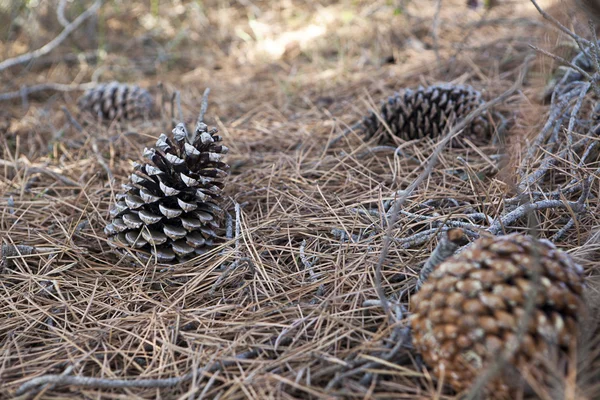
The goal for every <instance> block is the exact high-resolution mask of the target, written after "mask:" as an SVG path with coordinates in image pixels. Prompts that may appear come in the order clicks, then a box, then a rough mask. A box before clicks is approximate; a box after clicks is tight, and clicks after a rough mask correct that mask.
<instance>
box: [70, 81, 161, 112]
mask: <svg viewBox="0 0 600 400" xmlns="http://www.w3.org/2000/svg"><path fill="white" fill-rule="evenodd" d="M77 104H78V105H79V109H80V110H81V111H87V112H90V113H92V114H93V115H94V116H100V117H101V118H103V119H108V120H113V119H123V120H133V119H136V118H148V117H149V116H150V114H151V113H152V108H153V107H154V101H153V100H152V96H151V95H150V93H148V91H147V90H145V89H142V88H140V87H139V86H137V85H128V84H125V83H119V82H110V83H101V84H98V85H97V86H95V87H93V88H91V89H89V90H87V91H86V92H85V93H84V95H83V96H81V97H80V98H79V100H77Z"/></svg>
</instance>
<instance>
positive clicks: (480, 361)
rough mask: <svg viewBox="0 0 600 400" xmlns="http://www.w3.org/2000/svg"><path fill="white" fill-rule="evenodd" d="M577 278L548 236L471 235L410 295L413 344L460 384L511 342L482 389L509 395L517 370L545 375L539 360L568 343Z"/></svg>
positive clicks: (579, 286)
mask: <svg viewBox="0 0 600 400" xmlns="http://www.w3.org/2000/svg"><path fill="white" fill-rule="evenodd" d="M583 284H584V283H583V271H582V268H581V267H580V266H579V265H577V264H575V263H574V262H573V261H572V260H571V258H570V257H569V256H568V255H567V254H566V253H563V252H562V251H560V250H557V249H556V248H555V247H554V245H553V244H552V243H550V242H549V241H545V240H539V241H536V240H534V239H533V238H531V237H528V236H523V235H519V234H512V235H507V236H502V237H494V238H483V239H479V240H478V241H476V242H474V243H473V244H472V245H471V246H470V247H468V248H467V249H465V250H464V251H463V252H461V253H459V254H457V255H455V256H453V257H451V258H450V259H448V260H446V261H445V262H443V263H442V264H440V265H439V266H438V267H437V268H436V269H435V270H434V271H433V272H432V274H431V275H430V276H429V278H428V279H427V281H426V282H425V284H424V285H423V287H422V288H421V290H420V291H419V292H418V293H417V294H416V295H415V296H414V297H413V299H412V301H411V303H412V308H413V314H412V316H411V324H412V328H413V342H414V345H415V347H416V349H417V350H418V351H419V352H420V353H421V354H422V355H423V359H424V360H425V362H426V364H428V365H429V366H430V367H432V368H433V372H434V374H435V375H436V376H437V377H439V378H440V379H442V376H443V379H444V382H449V383H450V384H451V385H452V387H454V389H456V390H457V391H459V392H460V391H463V390H468V389H469V388H470V387H471V386H472V384H473V383H474V382H475V380H476V378H477V377H478V375H479V374H481V373H482V372H484V371H485V370H486V369H487V368H489V367H492V368H493V364H494V361H495V360H497V359H498V356H499V354H500V352H501V351H502V350H503V349H506V347H507V346H508V347H510V346H516V345H517V344H518V346H516V347H514V348H516V350H515V351H514V352H513V353H511V356H510V357H509V358H508V360H507V361H508V362H507V365H506V366H505V367H504V368H503V370H502V371H500V372H499V373H498V374H496V375H495V376H494V377H493V378H492V379H490V380H489V381H488V382H487V385H486V391H487V396H488V397H485V398H497V399H512V398H516V397H514V396H516V393H517V392H518V390H519V388H520V387H523V388H524V387H526V386H523V382H522V378H521V377H523V376H531V377H532V378H533V379H535V380H536V381H538V382H545V383H547V382H548V377H549V376H550V374H549V373H548V370H545V369H544V367H545V368H548V365H549V364H548V362H549V361H550V362H551V361H552V360H553V356H556V355H564V354H566V353H567V351H568V350H569V346H571V345H572V344H573V343H574V341H575V338H576V336H577V333H578V321H579V320H580V318H581V317H582V313H583V312H584V309H583V305H584V304H583V298H582V292H583ZM533 294H535V298H534V299H532V304H531V302H530V297H531V295H533ZM528 307H532V308H528ZM528 309H531V310H532V311H531V313H529V314H527V312H526V310H528ZM523 323H527V329H525V331H524V332H523V331H521V332H522V336H519V329H522V328H520V325H521V324H523ZM519 339H521V340H520V341H519ZM553 372H554V373H555V374H556V372H557V370H554V371H553ZM519 385H521V386H519Z"/></svg>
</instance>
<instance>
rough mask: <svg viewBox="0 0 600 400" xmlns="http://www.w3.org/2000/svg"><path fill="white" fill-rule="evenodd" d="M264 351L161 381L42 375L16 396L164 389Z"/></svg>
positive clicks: (255, 350) (251, 351)
mask: <svg viewBox="0 0 600 400" xmlns="http://www.w3.org/2000/svg"><path fill="white" fill-rule="evenodd" d="M271 341H273V340H271ZM282 342H283V343H280V344H283V345H286V344H289V343H290V342H291V340H289V339H287V338H284V339H283V340H282ZM265 351H266V350H264V349H254V350H249V351H246V352H243V353H239V354H237V355H235V356H234V359H233V360H228V361H215V362H210V363H208V364H207V365H205V366H204V367H202V368H199V369H195V370H193V371H190V372H188V373H187V374H185V375H182V376H176V377H172V378H163V379H108V378H93V377H86V376H70V375H43V376H39V377H37V378H33V379H31V380H29V381H27V382H25V383H24V384H22V385H21V386H20V387H19V389H17V392H16V393H15V394H16V395H17V396H20V395H22V394H25V393H27V392H28V391H30V390H33V389H36V388H37V387H39V386H41V385H46V384H48V383H51V384H55V385H71V386H78V387H90V388H96V389H122V388H165V387H172V386H175V385H179V384H182V383H183V382H186V381H189V380H190V379H193V378H194V376H197V375H204V374H205V373H211V372H216V371H219V370H222V369H223V368H227V367H230V366H233V365H237V364H238V362H239V361H242V360H249V359H253V358H256V357H258V356H259V355H260V354H261V353H263V352H265Z"/></svg>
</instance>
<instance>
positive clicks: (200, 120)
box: [196, 88, 210, 125]
mask: <svg viewBox="0 0 600 400" xmlns="http://www.w3.org/2000/svg"><path fill="white" fill-rule="evenodd" d="M209 94H210V88H206V89H204V94H202V103H201V106H200V114H198V121H197V122H196V125H200V124H203V123H204V115H205V114H206V110H208V95H209Z"/></svg>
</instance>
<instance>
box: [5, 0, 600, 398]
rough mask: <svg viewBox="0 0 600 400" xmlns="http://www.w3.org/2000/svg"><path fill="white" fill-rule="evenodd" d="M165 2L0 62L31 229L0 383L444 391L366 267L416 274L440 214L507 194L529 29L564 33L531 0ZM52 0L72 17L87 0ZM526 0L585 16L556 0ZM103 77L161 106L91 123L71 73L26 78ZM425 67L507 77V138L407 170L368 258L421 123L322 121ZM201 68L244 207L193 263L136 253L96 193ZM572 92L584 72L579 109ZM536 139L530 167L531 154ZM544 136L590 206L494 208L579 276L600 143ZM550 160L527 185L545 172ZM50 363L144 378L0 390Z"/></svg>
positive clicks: (149, 136) (546, 186)
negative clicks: (392, 144) (559, 147)
mask: <svg viewBox="0 0 600 400" xmlns="http://www.w3.org/2000/svg"><path fill="white" fill-rule="evenodd" d="M13 3H14V4H19V2H13ZM29 3H31V2H29ZM29 3H23V5H20V6H19V5H17V6H14V7H13V9H12V11H11V9H10V8H8V9H6V8H4V9H3V8H1V7H0V24H1V25H2V26H1V27H0V34H1V35H2V40H1V41H0V54H1V56H0V58H1V59H3V60H4V59H9V58H12V57H16V56H18V55H19V54H23V53H25V52H28V51H32V50H35V49H38V48H40V47H42V46H43V45H44V44H46V43H48V42H49V41H50V40H51V38H54V37H56V36H57V35H58V34H59V33H60V32H61V30H62V29H63V27H62V26H61V24H60V23H59V21H58V18H57V14H56V10H57V7H56V5H57V2H53V1H44V0H42V1H40V2H39V4H38V5H37V7H30V5H29ZM165 3H166V2H158V1H156V2H154V1H146V2H142V1H132V2H121V1H106V2H105V4H103V5H102V7H101V8H100V11H99V12H98V13H97V14H96V15H95V16H94V17H92V18H90V19H88V20H87V21H86V22H84V23H83V24H82V25H81V26H80V27H79V28H78V29H77V30H75V31H74V32H73V33H72V34H71V35H70V36H69V37H68V38H67V39H66V40H65V41H64V42H62V43H61V44H60V45H59V46H57V47H56V48H55V49H53V50H52V51H51V52H50V53H49V54H46V55H43V56H41V57H39V58H36V59H35V60H33V61H31V62H28V63H24V64H20V65H16V66H13V67H11V68H7V69H4V70H0V76H1V77H2V79H1V84H0V99H3V94H4V97H11V96H12V95H6V94H7V93H10V92H14V96H12V97H16V98H14V99H11V100H5V99H3V101H2V104H1V106H0V131H1V132H2V136H1V137H0V167H1V169H0V213H1V217H0V218H1V220H0V237H1V239H2V241H3V244H5V245H7V246H8V245H22V246H32V247H34V248H35V249H36V250H35V251H33V254H29V255H20V256H15V257H11V258H8V259H7V258H6V257H5V258H4V259H3V261H2V265H1V266H0V271H1V272H0V397H2V398H17V397H18V396H20V397H18V398H31V397H33V396H34V395H35V396H37V397H35V398H48V399H59V398H60V399H65V398H73V399H75V398H84V397H85V398H98V399H99V398H115V399H116V398H144V399H146V398H163V399H167V398H168V399H174V398H180V399H188V398H189V399H192V398H220V399H241V398H254V399H267V398H281V399H292V398H365V399H375V398H377V399H383V398H390V399H392V398H393V399H417V398H424V399H425V398H438V399H446V398H447V399H450V398H455V397H456V393H454V392H453V391H452V389H451V388H449V387H447V386H443V385H442V384H441V382H439V381H438V380H437V379H436V377H435V376H432V375H430V374H429V373H428V372H427V370H426V369H424V368H422V365H420V363H419V361H418V359H417V357H416V354H415V352H414V351H413V349H412V347H411V343H410V336H409V332H408V331H407V328H406V327H407V320H406V312H405V311H406V310H407V309H408V308H409V307H408V300H409V299H408V296H407V297H406V298H402V299H400V300H399V301H398V305H397V307H396V308H395V309H396V310H398V313H397V314H396V315H394V316H391V317H388V316H387V315H386V313H385V312H384V310H383V309H382V307H381V305H380V304H379V303H378V300H380V296H379V295H378V290H382V291H383V292H384V293H385V294H386V296H388V297H389V298H394V296H395V295H398V294H399V293H400V292H402V291H403V290H405V289H411V288H413V287H414V285H415V281H416V278H417V277H418V273H419V270H420V268H421V266H422V265H423V263H424V262H425V261H426V260H427V259H428V257H429V255H430V254H431V252H432V250H433V249H434V248H435V246H436V243H437V239H436V238H437V234H438V233H439V232H441V230H442V227H444V224H443V223H441V222H440V221H442V222H443V221H446V220H450V219H454V220H457V221H466V220H465V217H464V216H465V215H467V214H475V213H478V214H480V215H486V216H488V217H489V219H488V220H479V221H467V222H469V223H476V224H480V225H481V228H482V232H483V231H485V229H487V228H490V226H491V225H492V224H493V221H494V220H495V219H498V218H499V217H500V216H501V215H503V214H502V212H503V211H504V210H505V200H506V199H507V198H511V197H514V195H515V193H516V188H517V187H518V183H519V179H520V176H521V177H522V176H523V174H524V175H525V176H527V173H524V172H523V171H521V170H520V168H523V160H526V159H527V153H528V150H529V149H530V148H531V145H530V143H531V142H532V141H533V139H534V138H535V137H536V135H537V133H538V132H539V131H540V129H541V127H542V126H543V124H544V121H545V120H546V119H547V118H548V114H549V110H550V106H549V104H548V102H547V101H544V91H545V90H546V85H547V84H548V82H549V81H550V80H551V78H552V77H553V74H554V72H555V71H556V68H557V67H558V64H557V63H556V61H554V60H552V59H549V58H547V57H544V56H542V55H539V54H536V52H535V51H534V50H532V48H531V47H530V45H535V46H538V47H540V48H543V49H546V50H548V51H552V52H554V53H556V54H560V55H562V56H564V57H566V58H569V59H570V58H571V57H572V56H573V55H574V54H575V53H574V50H573V46H572V45H571V44H570V42H569V40H568V38H567V37H566V36H565V35H562V34H561V35H559V34H558V33H556V30H555V29H553V28H552V27H551V26H550V24H548V23H547V22H545V21H544V20H543V18H542V17H541V16H540V15H539V13H538V12H537V11H536V10H535V8H534V7H533V5H532V4H531V3H530V2H529V1H526V0H511V1H501V2H499V4H498V5H496V6H494V7H492V8H491V9H485V8H484V7H480V8H477V9H470V8H468V7H467V5H466V1H464V0H460V1H459V0H448V1H446V0H444V1H443V2H442V3H441V4H442V6H441V9H440V10H439V12H436V2H435V1H431V2H418V1H417V2H410V1H409V2H406V3H407V4H406V6H403V5H402V3H403V2H401V1H387V0H376V1H350V0H343V1H338V2H335V1H320V2H313V1H308V0H305V1H291V0H286V1H260V0H257V1H233V0H219V1H217V0H210V1H203V2H182V1H175V0H173V1H172V2H169V4H165ZM67 4H68V5H67V8H66V13H65V18H66V19H67V22H68V21H73V20H74V19H75V18H76V17H77V16H78V15H79V14H80V13H82V12H83V11H84V10H85V9H86V8H87V7H89V5H90V4H91V2H69V3H67ZM540 5H541V6H542V7H544V8H545V9H548V10H549V11H551V13H552V14H553V15H555V16H556V17H557V18H559V19H560V20H561V21H562V22H563V23H564V24H565V25H567V26H569V27H572V28H573V29H574V30H575V31H576V32H577V33H579V34H580V35H583V36H586V37H587V36H589V34H588V30H587V22H586V21H585V18H583V17H582V15H580V14H577V13H574V12H573V9H572V7H570V6H569V5H568V4H566V3H558V4H557V5H554V6H552V7H551V4H550V2H549V1H540ZM11 13H12V14H11ZM5 38H8V39H9V40H4V39H5ZM523 71H526V74H525V75H524V76H523V75H522V73H523ZM112 80H117V81H121V82H129V83H135V84H138V85H140V86H142V87H144V88H146V89H148V90H149V91H150V92H151V94H152V95H153V96H154V99H155V101H156V103H157V104H159V105H160V113H159V115H156V116H154V117H153V118H151V119H147V120H138V121H125V122H113V123H110V124H107V123H100V122H97V121H95V120H93V119H90V118H87V117H85V116H84V115H82V114H80V113H79V111H78V109H77V98H78V97H79V96H80V95H81V93H82V92H81V91H65V92H62V91H61V92H57V91H52V90H48V91H39V92H28V88H31V87H33V86H35V85H39V84H44V83H61V84H67V85H77V84H81V83H86V82H91V81H94V82H95V81H98V82H108V81H112ZM442 82H450V83H453V84H468V85H471V86H473V87H474V88H475V89H477V90H479V91H481V92H482V94H483V97H484V98H485V99H486V100H493V99H495V98H498V97H499V96H501V95H502V94H503V93H506V92H507V91H509V90H511V89H512V91H510V92H509V93H508V94H507V95H506V96H505V98H504V99H503V101H502V102H500V104H498V105H496V106H495V107H494V110H495V111H496V112H498V113H501V114H502V115H503V116H504V117H505V118H506V120H507V121H508V127H509V129H508V132H507V138H508V139H507V141H506V143H503V144H498V143H496V142H492V141H490V140H481V141H467V142H466V145H465V146H460V147H456V146H455V147H451V146H448V147H446V148H444V149H443V150H442V151H441V152H440V153H439V157H438V159H437V162H436V163H435V165H433V169H432V170H431V172H430V173H429V174H428V175H427V176H426V177H425V179H424V180H423V181H422V182H420V184H419V185H417V186H416V187H415V188H414V190H413V189H412V188H411V191H410V193H407V196H406V198H405V199H404V204H403V206H402V210H403V213H402V214H400V215H399V216H398V222H397V224H396V225H395V226H394V227H393V229H392V230H391V236H392V237H393V238H394V240H392V241H391V243H390V245H389V248H387V249H386V251H387V257H385V258H384V259H383V262H382V263H379V259H380V255H381V252H382V251H383V250H384V249H383V245H384V242H385V240H384V239H385V235H386V230H387V228H386V227H387V218H388V215H387V214H386V211H387V210H386V209H385V206H386V205H389V204H390V202H393V201H394V200H395V199H397V198H398V196H399V195H400V194H401V193H403V192H402V191H403V190H406V189H407V188H409V187H410V185H411V184H413V183H414V182H415V181H416V180H417V178H418V177H419V176H420V175H421V174H422V172H423V170H424V168H425V166H426V165H427V163H428V162H429V161H430V160H431V157H430V156H431V154H432V152H433V149H435V148H436V146H437V144H438V142H439V138H433V139H430V138H426V139H423V140H413V141H403V140H401V139H398V142H397V143H396V146H399V147H400V148H401V150H402V155H401V154H400V153H397V152H396V153H395V152H394V150H393V149H392V150H390V148H379V149H378V151H373V152H371V151H370V150H369V149H372V148H373V147H374V146H376V145H377V142H376V140H375V139H373V140H370V141H365V140H364V138H363V137H361V136H360V135H359V134H351V135H348V136H347V137H346V138H345V139H344V140H341V141H340V142H338V143H337V144H336V146H333V147H332V148H329V149H327V148H326V147H327V144H328V142H329V141H330V140H331V139H332V138H334V137H336V136H338V135H340V134H341V133H342V132H343V131H344V129H346V128H347V127H348V126H351V125H353V124H354V123H355V122H356V121H358V120H360V119H361V118H362V117H363V116H365V115H367V114H368V113H369V111H373V110H376V109H377V105H378V104H380V103H381V102H382V101H384V100H385V99H387V97H388V96H390V95H392V94H393V93H394V92H395V91H398V90H401V89H403V88H416V87H418V86H419V85H422V86H429V85H432V84H437V83H442ZM515 85H516V86H515ZM207 87H209V88H210V89H211V92H210V97H209V107H208V113H207V114H206V122H207V123H208V124H209V126H216V127H217V128H218V129H219V131H220V134H221V135H222V136H223V143H224V144H225V145H226V146H227V147H229V149H230V152H229V154H228V156H227V160H226V161H227V163H228V164H229V165H230V166H231V174H230V176H229V178H228V179H227V181H226V185H225V189H224V199H225V203H224V204H225V206H226V209H227V210H228V212H229V214H231V215H232V216H233V217H235V216H236V212H235V205H236V204H238V205H239V206H240V207H239V213H238V214H239V218H237V219H236V221H237V226H238V227H239V235H238V236H237V237H236V238H233V239H232V240H229V241H227V242H225V243H223V244H222V245H219V246H218V247H216V248H215V249H214V250H213V251H211V252H209V253H207V254H205V255H203V256H201V257H200V258H197V259H195V260H194V261H193V262H187V263H183V264H180V265H176V266H165V265H155V264H153V263H148V264H147V265H145V264H142V263H136V265H131V263H130V262H128V261H127V260H125V259H123V258H122V257H121V256H119V255H118V254H115V253H114V252H113V251H112V248H111V247H110V246H108V245H107V239H106V237H105V235H104V233H103V229H104V226H105V225H106V224H107V223H108V222H109V220H110V218H109V213H108V210H109V208H110V206H111V204H112V203H113V201H114V199H115V195H116V194H117V193H118V192H119V191H120V190H121V184H123V183H126V182H127V180H128V178H129V175H130V174H131V170H132V162H133V161H138V162H139V161H141V160H142V151H143V149H144V147H150V146H152V145H153V144H154V143H155V142H156V139H157V137H158V136H159V135H160V134H161V133H163V132H165V133H167V132H170V131H171V129H172V120H173V117H177V114H178V110H177V108H178V107H177V105H176V104H175V107H174V108H175V114H176V115H175V116H174V115H172V110H173V108H172V99H173V96H174V95H175V96H178V98H179V99H180V102H181V113H182V115H183V119H184V120H185V122H186V123H188V125H190V124H193V123H194V121H195V120H196V117H197V115H198V112H199V111H200V105H201V99H202V94H203V92H204V90H205V89H206V88H207ZM591 107H593V100H592V96H591V95H590V96H588V97H586V98H585V102H584V105H583V109H584V110H585V112H587V114H585V115H590V113H591V111H590V108H591ZM78 125H81V127H82V129H78ZM535 151H536V153H535V154H534V158H535V161H531V160H530V161H531V162H530V163H529V164H528V165H526V166H525V168H527V169H528V171H529V172H530V171H531V170H533V169H535V168H539V165H540V163H541V161H540V160H542V159H544V157H545V153H544V151H543V149H541V148H540V149H539V151H538V149H537V148H535ZM580 156H581V153H579V155H577V157H580ZM556 158H557V160H555V164H554V168H555V171H559V172H560V171H563V172H565V174H570V175H568V176H569V178H573V179H575V178H578V177H585V178H586V179H587V178H588V177H591V178H590V184H589V187H588V189H587V190H588V191H589V193H588V196H587V197H586V199H585V203H586V206H587V211H588V212H586V213H583V214H582V215H575V211H574V210H573V209H571V208H569V207H559V208H550V209H545V210H540V211H536V212H535V213H534V214H535V215H534V216H535V218H529V220H528V218H527V217H526V216H524V217H523V218H520V219H518V220H515V221H511V222H512V223H511V225H510V226H506V227H502V230H503V232H527V231H531V230H532V229H534V230H535V231H536V232H537V233H536V234H537V235H538V236H539V237H542V238H549V239H552V240H553V241H554V242H555V243H556V244H557V246H558V247H560V248H561V249H563V250H565V251H567V252H568V253H570V254H571V255H572V256H573V257H574V258H575V259H577V260H578V262H580V263H581V264H582V265H583V267H584V268H585V271H586V276H587V277H588V278H587V282H588V285H589V287H590V288H591V289H590V291H591V292H595V289H594V288H596V287H597V284H596V283H595V282H597V279H595V275H597V273H596V272H597V270H598V263H597V260H598V250H599V245H598V244H597V240H596V238H595V236H594V233H595V229H596V227H597V226H598V220H597V219H598V217H597V216H596V215H598V212H597V211H598V208H599V207H600V204H599V202H598V199H599V198H600V196H599V194H600V193H599V192H600V185H599V180H598V178H600V176H599V175H598V174H597V170H598V167H599V164H598V161H597V160H596V159H594V161H590V160H588V162H586V163H583V162H582V163H579V164H578V165H577V162H575V164H573V160H572V158H571V157H570V156H569V157H565V158H561V157H559V156H557V157H556ZM519 174H521V175H519ZM556 174H558V173H553V174H550V175H552V176H549V177H548V178H547V179H543V180H542V181H540V182H538V183H536V185H538V186H535V185H534V186H535V187H536V188H539V190H541V191H546V192H548V191H552V190H554V189H553V188H552V185H553V184H555V183H556V182H557V181H560V178H559V177H556V176H555V175H556ZM564 180H565V179H564V178H563V181H564ZM567 181H568V180H567ZM560 182H562V181H560ZM562 183H564V182H562ZM573 196H574V197H573V198H569V199H568V198H566V197H564V198H563V197H561V199H564V200H565V201H567V200H571V201H576V200H577V198H578V195H577V193H575V194H573ZM533 219H535V221H536V225H535V226H533V228H532V222H531V221H532V220H533ZM569 221H571V222H569ZM565 224H569V225H568V227H567V228H568V229H567V228H565V229H562V228H563V227H564V226H565ZM494 233H500V232H494ZM7 246H5V248H7ZM5 256H6V254H5ZM232 264H233V265H235V268H227V267H228V266H231V265H232ZM224 271H227V272H224ZM378 271H380V272H381V279H379V277H378V276H377V274H378ZM380 281H381V282H380ZM591 297H593V296H591ZM400 311H403V312H400ZM591 323H592V322H590V324H591ZM584 345H586V344H584ZM583 347H585V346H583ZM584 359H587V360H588V361H589V362H588V364H589V365H591V367H590V366H589V365H588V367H585V368H587V370H586V369H585V368H584V367H582V370H581V371H579V374H578V378H581V379H579V380H577V383H576V385H577V391H576V393H577V396H580V397H573V398H590V399H591V398H593V397H594V393H595V394H598V391H597V390H598V388H597V387H594V386H593V385H591V384H590V383H589V382H593V381H594V379H593V377H592V378H590V374H593V372H594V365H596V369H597V360H598V359H599V357H598V354H597V352H596V353H593V354H591V353H590V354H585V357H584ZM590 360H592V361H590ZM49 374H58V375H60V374H63V375H64V376H72V377H94V378H102V379H104V380H105V381H101V382H100V383H102V382H104V383H106V382H109V381H112V380H118V379H122V380H123V379H124V380H137V381H139V380H142V379H149V380H153V381H148V384H147V385H146V387H109V386H110V384H104V386H102V385H101V384H100V383H95V384H91V383H90V382H87V383H88V384H85V382H83V383H82V382H81V381H78V382H71V384H64V382H63V383H60V382H59V383H56V382H54V383H52V382H50V383H49V384H46V385H39V386H36V390H31V391H28V392H25V393H22V392H18V389H19V387H20V386H21V385H23V384H25V383H27V382H29V381H30V380H32V379H33V378H36V377H40V376H44V375H49ZM596 375H597V373H596ZM169 379H170V380H169ZM113 386H114V385H113ZM594 390H596V391H595V392H594ZM574 393H575V392H574ZM17 395H18V396H17ZM536 396H538V397H540V398H544V396H546V397H545V398H556V397H552V396H550V397H547V396H549V394H548V393H545V394H544V393H537V394H536ZM561 398H562V397H561Z"/></svg>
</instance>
